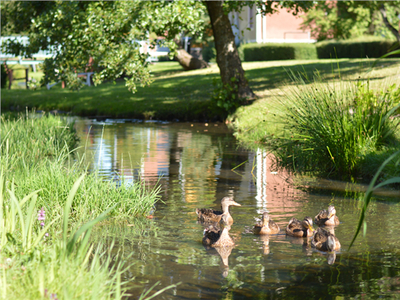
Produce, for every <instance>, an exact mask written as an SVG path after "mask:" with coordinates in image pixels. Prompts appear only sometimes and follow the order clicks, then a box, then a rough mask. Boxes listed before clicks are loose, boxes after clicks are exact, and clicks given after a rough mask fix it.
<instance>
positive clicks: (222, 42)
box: [204, 1, 256, 100]
mask: <svg viewBox="0 0 400 300" xmlns="http://www.w3.org/2000/svg"><path fill="white" fill-rule="evenodd" d="M204 4H205V5H206V7H207V11H208V14H209V16H210V20H211V25H212V29H213V34H214V41H215V48H216V50H217V64H218V67H219V71H220V75H221V80H222V84H223V85H224V86H226V85H229V86H231V87H232V89H233V90H235V89H236V87H235V85H237V95H235V96H237V97H239V99H247V100H251V99H255V97H256V96H255V94H254V93H253V91H252V90H251V88H250V87H249V84H248V82H247V79H246V78H245V76H244V70H243V67H242V62H241V61H240V58H239V52H238V50H237V47H236V44H235V36H234V35H233V32H232V27H231V23H230V21H229V18H228V15H226V14H225V13H224V10H223V7H222V5H223V1H204Z"/></svg>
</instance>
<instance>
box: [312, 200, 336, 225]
mask: <svg viewBox="0 0 400 300" xmlns="http://www.w3.org/2000/svg"><path fill="white" fill-rule="evenodd" d="M314 221H315V224H317V225H319V226H323V225H325V226H337V225H339V218H338V216H337V215H336V209H335V207H334V206H333V205H329V207H328V210H326V209H323V210H321V211H320V212H319V214H318V215H316V216H315V219H314Z"/></svg>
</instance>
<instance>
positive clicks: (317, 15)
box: [303, 0, 400, 44]
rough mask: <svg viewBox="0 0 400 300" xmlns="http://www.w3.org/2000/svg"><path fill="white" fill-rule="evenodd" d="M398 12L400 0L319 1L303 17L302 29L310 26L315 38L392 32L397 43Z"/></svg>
mask: <svg viewBox="0 0 400 300" xmlns="http://www.w3.org/2000/svg"><path fill="white" fill-rule="evenodd" d="M399 14H400V1H399V0H395V1H385V2H383V1H319V2H316V4H315V6H314V7H313V9H312V10H310V11H309V13H308V14H307V15H306V16H305V17H304V22H303V29H306V28H307V29H310V30H311V32H312V33H313V35H314V36H316V37H317V39H318V40H325V39H329V38H336V39H348V38H352V37H359V36H363V35H365V34H370V35H380V36H382V35H383V36H389V35H394V36H395V37H396V39H397V41H398V42H399V44H400V35H399V32H398V30H397V29H396V27H398V22H399V20H398V18H397V16H398V15H399Z"/></svg>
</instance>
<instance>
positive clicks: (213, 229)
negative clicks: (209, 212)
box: [202, 215, 235, 278]
mask: <svg viewBox="0 0 400 300" xmlns="http://www.w3.org/2000/svg"><path fill="white" fill-rule="evenodd" d="M230 229H231V226H230V225H229V224H228V222H227V216H226V215H223V216H222V218H221V221H220V222H219V223H215V224H213V225H209V226H208V227H207V228H206V229H205V230H204V234H203V240H202V242H203V245H204V246H205V247H206V249H207V250H211V249H215V250H216V252H217V253H218V254H219V256H220V257H221V268H222V276H223V277H224V278H225V277H227V276H228V273H229V255H231V252H232V249H233V248H234V246H235V242H234V241H233V239H232V238H231V237H230V235H229V231H230Z"/></svg>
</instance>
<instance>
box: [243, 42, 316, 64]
mask: <svg viewBox="0 0 400 300" xmlns="http://www.w3.org/2000/svg"><path fill="white" fill-rule="evenodd" d="M239 49H240V51H239V53H240V56H241V57H240V58H241V60H242V61H268V60H286V59H299V60H304V59H317V52H316V48H315V45H314V44H306V43H294V44H256V43H254V44H253V43H252V44H244V45H242V46H240V47H239Z"/></svg>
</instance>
